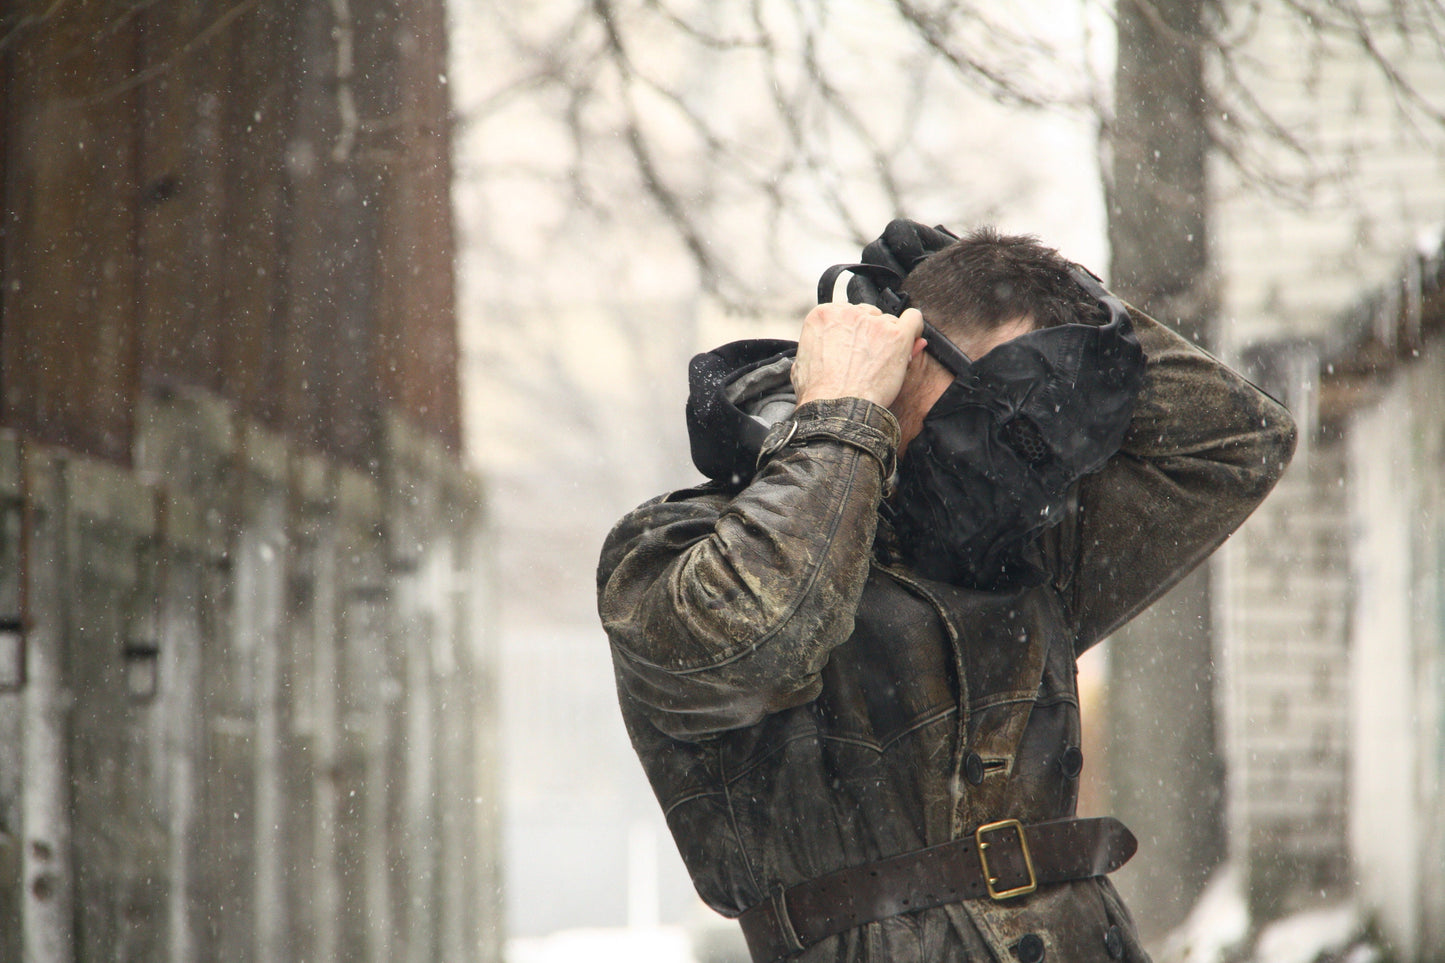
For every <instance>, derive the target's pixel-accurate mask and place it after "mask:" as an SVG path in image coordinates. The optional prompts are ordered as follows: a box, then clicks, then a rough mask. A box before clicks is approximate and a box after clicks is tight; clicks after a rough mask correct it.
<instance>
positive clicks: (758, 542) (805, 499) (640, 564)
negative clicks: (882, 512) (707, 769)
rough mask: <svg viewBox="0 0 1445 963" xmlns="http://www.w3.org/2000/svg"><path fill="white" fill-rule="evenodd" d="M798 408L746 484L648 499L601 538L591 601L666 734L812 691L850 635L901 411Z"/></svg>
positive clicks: (640, 698)
mask: <svg viewBox="0 0 1445 963" xmlns="http://www.w3.org/2000/svg"><path fill="white" fill-rule="evenodd" d="M793 420H794V421H795V422H797V430H796V432H795V434H794V436H793V437H794V441H793V442H792V443H790V444H789V445H787V446H786V447H784V448H783V449H782V450H781V451H779V452H778V453H777V454H776V455H774V456H773V457H772V459H771V460H770V461H769V462H768V463H767V464H766V465H765V466H764V467H763V468H762V469H761V470H760V471H759V472H758V474H757V475H756V476H755V477H754V478H753V480H752V482H751V483H750V484H749V485H748V487H747V488H745V489H743V490H742V491H741V492H739V493H737V494H736V495H732V496H729V495H727V494H724V493H721V492H712V493H710V494H704V495H696V496H694V497H689V498H682V499H677V500H672V499H662V500H658V501H654V502H651V503H649V504H647V505H644V506H642V507H641V508H639V509H638V510H637V511H635V512H633V513H632V514H630V515H629V516H628V517H627V518H625V519H623V521H622V522H621V523H619V524H618V526H617V527H616V528H614V529H613V531H612V533H611V534H610V535H609V536H608V538H607V541H606V543H605V544H604V546H603V550H602V558H601V563H600V565H599V568H598V610H599V614H600V615H601V618H602V624H603V627H604V628H605V629H606V630H607V634H608V637H609V638H610V639H611V641H612V646H613V653H614V663H615V665H616V667H617V674H618V679H619V683H620V685H621V686H622V687H624V688H625V690H626V693H627V695H628V696H630V697H631V698H632V699H633V700H634V701H635V702H636V703H638V704H640V705H641V706H642V708H643V710H644V711H645V712H646V713H647V715H648V717H649V718H650V719H651V720H652V722H653V723H654V724H655V725H656V726H657V727H658V728H660V729H661V730H662V731H663V732H665V733H667V734H668V735H669V736H672V737H674V738H678V739H698V738H702V737H705V736H708V735H711V734H715V733H718V732H722V731H726V730H729V729H735V728H740V727H743V726H748V725H752V724H753V723H755V722H757V721H759V720H760V719H762V718H763V717H764V716H765V715H768V714H770V713H773V712H777V711H780V710H782V709H785V708H788V707H791V706H795V705H800V704H803V703H805V702H808V701H810V700H812V699H814V698H816V696H817V694H818V691H819V689H820V686H821V683H820V679H819V673H820V672H821V670H822V668H823V666H824V664H825V663H826V662H827V660H828V654H829V652H831V651H832V649H833V648H834V647H835V646H837V645H838V644H840V643H842V642H843V641H844V640H846V639H847V638H848V636H849V634H850V633H851V632H852V629H853V615H854V611H855V610H856V608H857V605H858V599H859V597H860V596H861V594H862V591H863V584H864V582H865V580H866V579H867V577H868V566H869V557H870V554H871V552H870V549H871V546H872V543H873V535H874V529H875V526H876V523H877V506H878V501H879V499H880V498H881V496H882V492H883V486H884V482H885V479H884V476H883V472H884V466H885V465H891V464H892V460H893V453H894V451H895V450H896V448H897V444H898V423H897V422H896V421H895V420H894V418H893V415H892V414H891V413H890V412H889V411H888V410H887V409H886V408H882V407H879V406H877V405H874V404H871V403H870V402H867V401H863V400H861V399H857V398H841V399H833V400H827V401H816V402H810V403H808V404H806V405H802V406H801V407H799V408H798V410H797V412H796V413H795V414H794V417H793Z"/></svg>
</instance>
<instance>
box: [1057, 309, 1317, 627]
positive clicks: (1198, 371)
mask: <svg viewBox="0 0 1445 963" xmlns="http://www.w3.org/2000/svg"><path fill="white" fill-rule="evenodd" d="M1130 314H1131V317H1132V319H1133V322H1134V329H1135V331H1136V333H1137V334H1138V337H1139V344H1140V345H1141V346H1142V347H1143V349H1144V353H1145V356H1146V359H1147V365H1146V368H1145V375H1144V385H1143V389H1142V390H1141V392H1140V394H1139V399H1138V402H1137V405H1136V408H1135V412H1134V417H1133V421H1132V422H1131V424H1130V427H1129V432H1128V434H1127V435H1126V436H1125V438H1124V442H1123V445H1122V446H1121V447H1120V449H1119V452H1118V453H1117V454H1116V455H1115V456H1114V457H1113V458H1111V459H1110V461H1109V463H1108V465H1107V466H1106V467H1105V468H1104V469H1103V470H1102V471H1100V472H1098V473H1097V474H1094V475H1090V476H1087V477H1085V478H1084V479H1083V481H1082V482H1081V483H1080V488H1079V504H1078V508H1077V515H1076V518H1075V520H1074V524H1073V525H1072V526H1071V525H1069V524H1068V523H1067V522H1066V523H1065V525H1064V526H1061V528H1063V529H1064V530H1063V531H1061V532H1060V533H1059V536H1060V543H1061V544H1060V548H1061V552H1062V558H1061V559H1060V569H1061V571H1060V577H1061V581H1062V583H1063V584H1062V585H1061V587H1062V588H1063V591H1064V597H1065V600H1066V602H1067V603H1068V605H1069V608H1070V614H1071V617H1072V621H1073V623H1074V626H1075V629H1076V638H1077V640H1078V648H1079V650H1080V651H1082V650H1083V649H1085V648H1088V647H1089V646H1090V645H1093V644H1094V643H1095V642H1098V641H1099V640H1100V639H1102V638H1103V637H1104V636H1106V635H1108V634H1109V633H1110V632H1112V631H1113V630H1114V629H1116V628H1118V627H1119V626H1120V625H1122V624H1123V623H1124V622H1126V621H1128V620H1129V619H1130V618H1132V617H1133V616H1135V615H1136V614H1138V613H1139V612H1140V611H1141V610H1143V609H1144V608H1145V607H1146V606H1148V605H1149V604H1150V603H1151V602H1153V601H1154V600H1156V599H1157V598H1159V597H1160V596H1161V595H1163V594H1164V593H1165V592H1166V591H1168V590H1169V589H1170V588H1171V587H1172V586H1173V585H1174V584H1175V583H1177V582H1178V581H1179V580H1180V579H1182V578H1183V577H1184V576H1185V575H1186V574H1188V573H1189V572H1190V571H1191V570H1192V569H1193V568H1194V567H1195V566H1196V565H1198V564H1199V563H1200V562H1201V561H1203V560H1204V559H1205V558H1207V557H1208V556H1209V554H1210V553H1211V552H1213V551H1214V550H1215V549H1216V548H1217V547H1219V545H1220V543H1222V542H1223V541H1224V540H1225V539H1226V538H1228V537H1229V534H1230V533H1231V532H1233V531H1234V530H1235V529H1236V528H1238V527H1239V525H1240V524H1241V523H1242V522H1243V521H1244V520H1245V519H1246V518H1247V517H1249V514H1250V512H1252V511H1254V509H1255V507H1256V506H1257V505H1258V504H1259V503H1260V502H1261V501H1263V500H1264V497H1265V496H1266V495H1267V494H1269V491H1270V489H1272V488H1273V487H1274V484H1275V482H1277V481H1278V480H1279V477H1280V475H1281V474H1283V472H1284V469H1285V466H1286V465H1287V464H1289V460H1290V456H1291V455H1292V454H1293V452H1294V444H1295V426H1294V421H1293V420H1292V419H1291V418H1290V415H1289V412H1287V411H1286V410H1285V409H1284V407H1283V406H1281V405H1280V404H1279V403H1278V402H1276V401H1274V400H1273V399H1272V398H1270V397H1269V396H1268V395H1266V394H1265V393H1264V392H1262V391H1260V390H1259V389H1258V388H1256V387H1254V386H1253V385H1251V384H1250V383H1249V382H1247V381H1245V380H1244V378H1242V377H1240V376H1239V375H1238V374H1237V373H1235V372H1234V371H1232V370H1230V369H1229V368H1228V367H1226V366H1225V365H1223V364H1221V363H1220V362H1219V361H1217V360H1216V359H1214V358H1213V357H1211V356H1210V355H1208V354H1207V353H1205V352H1204V351H1202V350H1200V349H1199V348H1197V347H1195V346H1194V345H1192V344H1190V343H1189V342H1187V341H1185V340H1184V339H1183V338H1181V337H1179V336H1178V335H1176V334H1174V333H1173V332H1172V331H1169V330H1168V329H1167V328H1165V327H1164V326H1163V325H1161V324H1159V323H1158V322H1157V321H1154V320H1153V319H1151V318H1149V317H1147V316H1145V315H1143V314H1142V313H1140V312H1138V311H1131V312H1130Z"/></svg>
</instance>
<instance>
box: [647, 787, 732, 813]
mask: <svg viewBox="0 0 1445 963" xmlns="http://www.w3.org/2000/svg"><path fill="white" fill-rule="evenodd" d="M726 795H727V794H726V793H724V792H723V791H722V790H720V789H708V790H704V791H702V792H694V793H688V794H687V795H686V796H683V797H682V798H680V799H675V800H673V801H672V802H670V803H668V804H667V805H666V806H665V807H663V810H662V818H664V819H666V818H667V817H668V816H670V815H671V814H672V811H673V810H674V809H676V808H677V807H678V806H682V805H684V804H686V803H690V802H696V801H697V800H699V799H706V798H708V797H709V796H726Z"/></svg>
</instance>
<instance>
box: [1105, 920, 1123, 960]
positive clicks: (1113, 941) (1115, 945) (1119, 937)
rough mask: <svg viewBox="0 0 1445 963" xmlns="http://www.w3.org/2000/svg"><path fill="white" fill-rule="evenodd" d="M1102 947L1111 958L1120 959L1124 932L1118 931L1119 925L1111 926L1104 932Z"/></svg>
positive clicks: (1121, 957)
mask: <svg viewBox="0 0 1445 963" xmlns="http://www.w3.org/2000/svg"><path fill="white" fill-rule="evenodd" d="M1104 949H1105V950H1107V951H1108V952H1109V956H1110V957H1111V958H1113V959H1116V960H1122V959H1123V958H1124V934H1123V933H1121V932H1119V927H1117V926H1111V927H1109V929H1108V932H1106V933H1105V934H1104Z"/></svg>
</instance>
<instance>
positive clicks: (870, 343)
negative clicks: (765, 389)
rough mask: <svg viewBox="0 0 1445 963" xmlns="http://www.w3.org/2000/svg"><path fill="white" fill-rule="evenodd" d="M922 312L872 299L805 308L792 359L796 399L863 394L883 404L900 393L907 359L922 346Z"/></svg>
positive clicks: (914, 354)
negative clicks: (883, 306)
mask: <svg viewBox="0 0 1445 963" xmlns="http://www.w3.org/2000/svg"><path fill="white" fill-rule="evenodd" d="M922 333H923V315H922V314H920V313H918V310H917V309H916V308H909V309H908V310H906V311H904V312H903V314H902V316H901V317H894V316H893V315H891V314H884V313H883V312H882V311H881V310H879V309H878V308H876V307H874V306H873V305H871V304H820V305H818V306H817V307H816V308H814V309H813V310H812V311H809V312H808V317H807V318H805V319H804V321H803V333H802V334H801V335H800V336H799V337H798V355H797V358H796V359H795V360H794V362H793V387H794V388H795V389H796V390H797V392H798V404H800V405H801V404H804V403H806V402H809V401H817V400H819V399H822V398H863V399H865V400H867V401H871V402H873V403H874V404H879V405H883V406H884V407H887V406H888V405H891V404H892V403H893V399H895V398H897V397H898V391H899V389H900V388H901V387H902V386H903V376H904V374H905V373H906V372H907V370H908V362H909V361H910V360H912V359H913V358H914V357H916V356H917V355H918V353H919V352H920V351H922V350H923V346H924V343H925V342H924V340H923V338H921V337H920V335H921V334H922Z"/></svg>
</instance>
